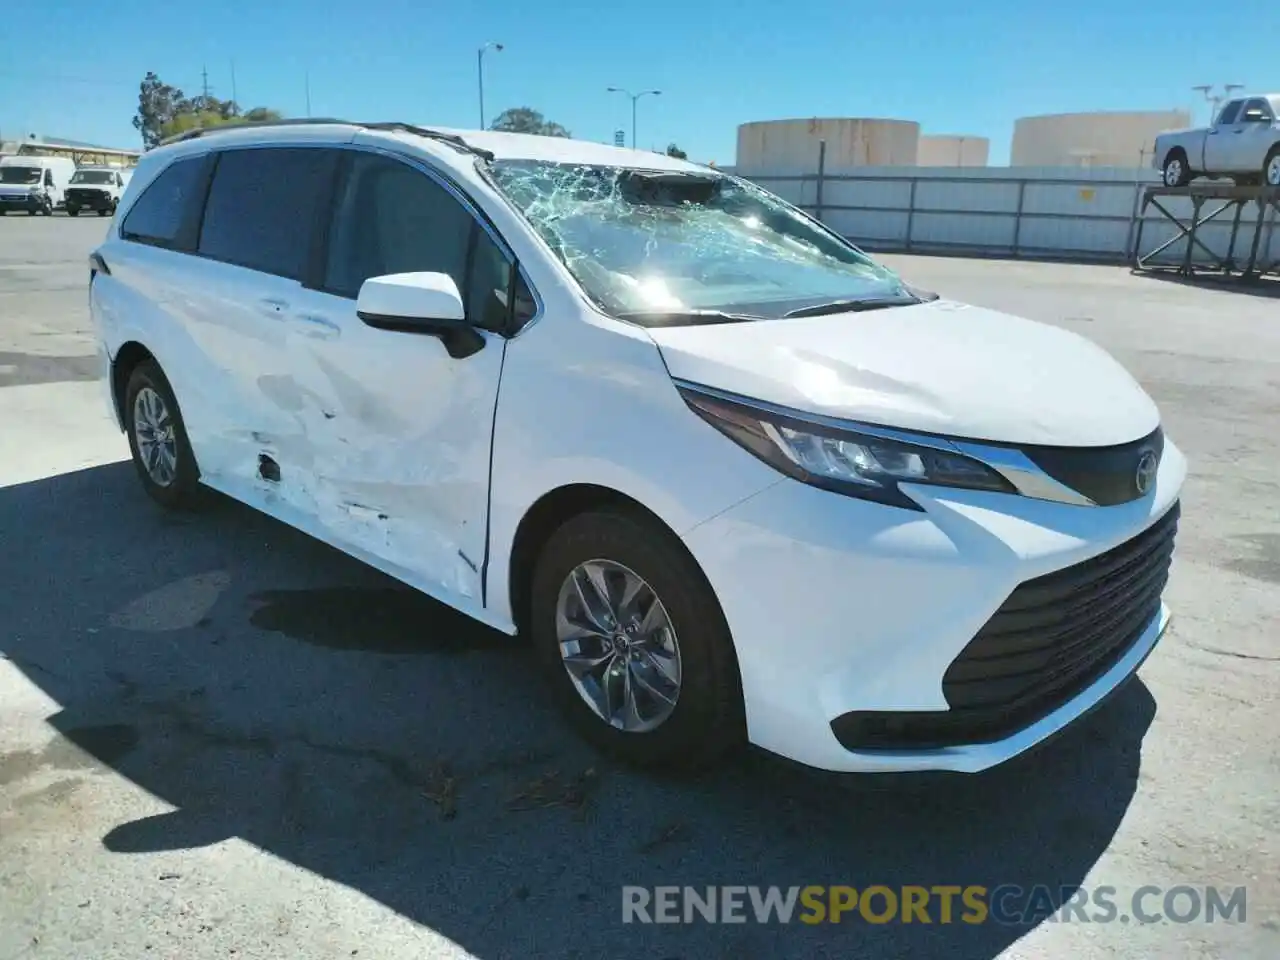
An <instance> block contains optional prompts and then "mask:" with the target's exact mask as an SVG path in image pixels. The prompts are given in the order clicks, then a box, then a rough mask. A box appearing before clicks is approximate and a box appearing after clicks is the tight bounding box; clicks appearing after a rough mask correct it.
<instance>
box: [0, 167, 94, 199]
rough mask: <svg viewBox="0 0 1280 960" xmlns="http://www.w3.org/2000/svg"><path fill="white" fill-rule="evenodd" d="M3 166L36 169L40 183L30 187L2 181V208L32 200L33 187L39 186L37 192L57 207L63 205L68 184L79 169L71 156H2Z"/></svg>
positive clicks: (0, 197) (0, 192) (34, 174)
mask: <svg viewBox="0 0 1280 960" xmlns="http://www.w3.org/2000/svg"><path fill="white" fill-rule="evenodd" d="M0 168H4V169H9V170H13V169H19V170H30V171H34V173H33V176H35V177H36V183H34V184H32V185H30V186H28V185H26V184H15V183H8V182H0V209H5V208H8V209H13V208H14V206H15V205H18V204H24V203H28V202H29V201H30V198H31V197H32V195H33V191H32V189H31V187H37V188H38V190H37V191H35V192H36V193H38V194H39V195H40V196H41V197H46V198H48V200H49V202H50V203H51V204H52V205H53V207H54V208H55V209H56V208H58V207H61V206H62V202H63V194H64V192H65V191H66V189H67V184H68V183H70V181H71V175H72V174H74V173H75V172H76V164H75V161H74V160H72V159H70V158H69V157H28V156H8V157H0Z"/></svg>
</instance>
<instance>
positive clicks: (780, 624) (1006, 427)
mask: <svg viewBox="0 0 1280 960" xmlns="http://www.w3.org/2000/svg"><path fill="white" fill-rule="evenodd" d="M90 273H91V302H92V312H93V318H94V321H95V324H96V329H97V335H98V337H99V339H100V341H101V351H102V358H103V368H104V374H105V384H106V387H107V390H108V392H109V396H110V404H111V408H112V410H113V412H114V414H115V416H116V417H117V418H118V422H119V424H120V426H121V428H122V429H123V430H124V431H125V432H126V434H127V435H128V439H129V443H130V445H131V448H132V451H133V456H134V460H135V461H136V464H137V469H138V475H139V477H140V478H141V482H142V485H143V486H144V488H145V489H146V491H147V492H148V493H149V494H150V495H151V496H152V497H153V498H154V499H155V500H157V501H159V502H160V503H161V504H164V505H166V506H174V507H179V506H184V505H187V504H190V503H191V502H193V498H194V497H195V496H196V494H197V492H198V489H199V487H200V486H201V485H204V486H207V487H211V488H213V489H215V490H218V491H221V492H222V493H224V494H227V495H228V496H230V497H233V498H235V499H237V500H240V501H243V502H244V503H246V504H249V505H250V506H252V507H255V508H257V509H259V510H261V511H263V512H265V513H267V514H270V515H271V516H273V517H276V518H279V519H280V520H282V521H284V522H285V523H287V524H290V525H292V526H294V527H297V528H299V529H301V530H304V531H306V532H307V533H309V534H311V535H313V536H315V537H317V538H319V539H320V540H323V541H324V542H326V543H329V544H332V545H333V546H335V547H337V548H339V549H341V550H343V551H346V552H347V553H349V554H351V555H352V556H355V557H358V558H360V559H361V560H363V561H365V562H367V563H369V564H371V565H373V566H374V567H377V568H378V569H380V570H383V571H385V572H386V573H388V574H390V575H391V576H393V577H396V578H398V579H399V580H401V581H403V582H404V583H406V584H410V585H412V586H413V587H415V588H417V589H419V590H421V591H423V592H425V593H427V594H430V595H431V596H433V597H436V598H437V599H439V600H440V601H442V602H444V603H446V604H448V605H450V606H452V607H455V608H457V609H458V610H461V611H463V612H465V613H467V614H469V615H470V616H472V617H474V618H476V619H478V620H481V621H483V622H484V623H487V624H489V625H491V626H492V627H494V628H495V629H497V630H500V631H504V632H506V633H508V634H513V635H514V634H516V633H517V632H519V633H521V634H524V635H527V636H528V637H529V638H530V640H531V642H532V644H533V646H534V648H535V650H536V654H537V657H538V659H539V661H540V662H541V663H542V665H543V666H544V667H545V668H546V670H545V672H546V677H547V680H548V681H549V685H550V689H551V691H552V692H553V694H554V696H555V697H556V698H557V699H558V700H559V701H560V703H561V705H562V706H563V708H564V710H565V712H566V715H567V716H568V718H570V720H571V721H572V722H573V724H574V725H575V726H576V727H577V728H578V729H579V730H580V731H581V732H582V734H583V735H584V736H586V737H588V738H589V739H590V740H592V741H593V742H594V743H596V744H597V745H599V746H600V747H601V748H603V749H605V750H607V751H610V752H612V753H613V754H615V755H620V756H621V757H623V758H625V759H628V760H631V761H635V762H640V763H651V764H689V763H705V762H708V761H710V760H713V759H714V758H716V757H718V756H720V755H722V754H724V752H725V751H727V750H728V749H730V748H732V747H734V746H735V745H737V744H740V743H745V742H750V743H754V744H756V745H758V746H760V747H763V748H766V749H768V750H770V751H774V752H776V753H778V754H782V755H784V756H786V757H789V758H791V759H793V760H796V761H799V762H802V763H804V764H808V765H811V766H814V767H819V768H823V769H828V770H837V771H909V770H949V771H967V772H973V771H978V770H982V769H985V768H988V767H991V766H992V765H994V764H997V763H1000V762H1002V761H1004V760H1007V759H1008V758H1010V757H1013V756H1015V755H1017V754H1019V753H1021V752H1023V751H1025V750H1027V749H1028V748H1030V747H1033V746H1035V745H1037V744H1039V743H1041V742H1042V741H1044V740H1046V739H1047V738H1049V737H1051V736H1052V735H1054V734H1056V733H1057V732H1058V731H1060V730H1062V729H1063V728H1064V727H1066V726H1068V725H1069V724H1071V723H1072V722H1073V721H1074V720H1076V719H1077V718H1079V717H1080V716H1082V715H1083V714H1085V713H1086V712H1088V711H1089V710H1091V709H1092V708H1094V707H1095V706H1097V705H1098V704H1099V703H1100V702H1101V701H1102V700H1103V699H1104V698H1106V697H1107V696H1108V695H1109V694H1111V693H1112V692H1113V691H1115V690H1116V689H1117V688H1118V687H1120V685H1121V684H1122V683H1123V682H1124V681H1125V680H1127V679H1128V678H1129V677H1130V676H1132V675H1133V673H1134V671H1135V670H1136V669H1137V668H1138V666H1139V664H1141V663H1142V661H1143V659H1144V658H1145V657H1146V656H1147V655H1148V654H1149V653H1150V652H1151V650H1152V648H1153V647H1154V646H1155V645H1156V643H1157V641H1158V639H1159V638H1160V636H1161V634H1162V632H1163V631H1164V629H1165V626H1166V623H1167V621H1168V616H1169V614H1168V611H1167V609H1166V607H1165V606H1164V604H1163V602H1162V599H1161V598H1162V593H1163V591H1164V588H1165V583H1166V579H1167V577H1168V572H1169V568H1170V562H1171V557H1172V553H1173V544H1174V533H1175V527H1176V525H1177V522H1178V511H1179V507H1178V502H1179V491H1180V488H1181V486H1182V483H1183V480H1184V477H1185V474H1186V469H1187V468H1186V461H1185V460H1184V458H1183V456H1182V455H1181V454H1180V453H1179V451H1178V450H1177V449H1176V448H1175V447H1174V445H1173V444H1172V443H1171V442H1170V441H1169V439H1168V438H1167V437H1166V436H1165V435H1164V433H1163V431H1162V429H1161V422H1160V417H1159V414H1158V413H1157V410H1156V407H1155V405H1154V404H1153V403H1152V401H1151V400H1150V399H1149V398H1148V396H1147V395H1146V393H1144V392H1143V390H1142V389H1141V387H1139V385H1138V384H1137V383H1136V382H1135V381H1134V379H1133V378H1132V377H1131V376H1129V374H1128V373H1126V372H1125V370H1124V369H1122V368H1121V366H1120V365H1118V364H1117V363H1116V362H1115V361H1113V360H1112V359H1111V358H1110V357H1109V356H1108V355H1107V354H1105V353H1104V352H1103V351H1102V350H1101V349H1099V348H1098V347H1096V346H1094V345H1093V344H1092V343H1091V342H1090V341H1088V340H1086V339H1084V338H1082V337H1079V336H1077V335H1075V334H1073V333H1069V332H1066V331H1064V330H1061V329H1058V328H1055V327H1051V326H1045V325H1041V324H1037V323H1032V322H1030V321H1027V320H1022V319H1018V318H1015V317H1011V316H1007V315H1003V314H999V313H995V312H992V311H990V310H985V309H979V308H976V307H968V306H965V305H963V304H960V303H955V302H952V301H949V300H946V299H940V298H938V297H935V296H932V295H929V294H924V293H921V292H919V291H917V290H914V289H913V288H912V287H910V286H908V285H907V284H906V283H904V282H903V281H902V280H901V279H899V277H898V276H896V275H895V274H894V273H892V272H891V271H889V270H887V269H885V268H884V267H882V266H880V265H878V264H877V263H875V262H874V261H873V260H872V259H871V258H869V257H868V256H867V255H866V254H864V253H863V252H862V251H860V250H858V249H857V248H855V247H854V246H851V245H850V244H849V243H848V242H846V241H845V240H843V239H841V238H840V237H839V236H837V235H835V234H834V233H832V232H831V231H830V230H828V229H826V228H825V227H823V226H822V225H821V224H819V223H818V222H816V221H814V220H813V219H811V218H809V217H808V216H806V215H805V214H803V213H801V212H800V211H798V210H797V209H795V208H794V207H792V206H790V205H788V204H786V203H784V202H782V201H781V200H779V199H778V198H776V197H774V196H772V195H771V194H769V193H767V192H765V191H763V190H761V189H758V188H757V187H755V186H753V185H751V184H749V183H747V182H744V181H742V180H740V179H737V178H734V177H730V176H726V175H724V174H721V173H718V172H717V171H715V170H713V169H710V168H707V167H702V166H699V165H695V164H692V163H688V162H685V161H681V160H676V159H672V158H669V157H666V156H660V155H657V154H653V153H646V152H641V151H634V150H625V149H619V148H615V147H607V146H603V145H599V144H594V143H584V142H576V141H573V140H567V139H557V138H552V137H540V136H524V135H516V134H501V133H492V132H475V133H466V132H457V131H444V130H438V129H436V130H428V129H423V128H418V127H413V126H409V125H404V124H356V123H346V122H338V121H319V122H317V121H312V122H305V123H303V122H295V123H282V124H269V125H260V126H252V125H251V126H245V127H239V128H233V129H225V130H219V131H214V132H204V133H203V134H201V133H199V132H197V133H195V134H188V135H186V136H184V137H182V138H180V139H179V140H178V141H177V142H173V143H170V144H167V145H165V146H162V147H161V148H159V149H156V150H153V151H151V152H148V153H147V154H145V155H144V156H143V158H142V161H141V163H140V164H139V166H138V169H137V172H136V173H135V175H134V177H133V179H132V181H131V182H130V184H129V187H128V189H127V191H126V194H125V196H124V198H123V199H122V201H121V203H120V207H119V210H118V211H117V215H116V218H115V220H114V222H113V224H112V227H111V230H110V233H109V236H108V237H107V239H106V241H105V242H104V243H103V244H102V246H101V247H99V248H98V249H97V250H96V251H95V252H94V253H93V255H92V257H91V263H90ZM493 719H494V722H495V723H499V722H500V718H499V716H498V715H497V714H496V713H495V716H494V718H493ZM406 722H409V718H406Z"/></svg>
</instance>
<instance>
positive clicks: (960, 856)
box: [0, 464, 1155, 960]
mask: <svg viewBox="0 0 1280 960" xmlns="http://www.w3.org/2000/svg"><path fill="white" fill-rule="evenodd" d="M0 543H4V544H5V546H6V549H5V550H4V551H3V556H0V575H2V576H3V581H4V582H5V583H6V585H7V587H8V589H7V590H5V591H4V592H3V594H0V622H2V623H5V624H6V625H9V626H10V627H11V630H10V631H8V633H9V636H8V638H7V639H6V640H5V641H4V643H5V648H4V649H5V653H6V654H7V655H8V657H9V658H10V659H11V660H12V661H13V662H14V663H15V664H16V665H17V666H18V667H19V669H21V670H22V671H23V672H24V673H25V675H26V676H27V677H28V678H30V680H31V681H32V682H34V683H35V684H37V685H38V686H39V687H41V688H42V689H43V690H44V691H46V692H47V693H48V695H49V696H50V697H52V698H53V699H54V700H56V701H57V703H58V704H60V705H61V710H60V711H59V712H58V713H56V714H55V715H53V716H52V717H50V718H49V721H48V722H49V723H50V724H51V725H52V726H53V728H54V729H56V730H57V731H58V733H59V734H61V738H60V739H58V740H55V744H61V749H63V750H64V751H65V750H66V741H70V742H71V743H73V744H75V745H76V747H78V748H79V749H81V750H83V751H87V752H88V753H89V754H91V755H92V756H93V757H95V758H96V760H97V761H98V762H100V763H101V764H104V765H105V766H107V767H108V768H110V769H111V770H114V771H116V772H117V773H119V774H120V775H121V776H123V777H126V778H128V779H129V780H130V781H132V782H133V783H135V784H137V785H138V786H140V787H141V788H143V789H144V790H146V791H149V792H150V793H152V794H154V795H156V796H158V797H160V798H162V799H163V800H165V801H167V802H168V803H169V804H172V805H174V806H175V807H177V809H176V810H174V811H173V812H170V813H165V814H161V815H158V816H153V817H148V818H145V819H140V820H134V821H132V822H123V823H119V824H117V825H115V826H114V827H113V828H111V829H110V830H109V831H108V832H106V834H105V836H103V837H102V843H103V844H104V845H105V847H106V848H107V849H108V850H111V851H115V852H120V853H142V852H153V851H169V850H179V849H186V848H191V847H199V846H202V845H207V844H211V843H216V842H219V841H222V840H225V839H227V838H230V837H238V838H242V839H243V840H245V841H248V842H249V843H252V844H255V845H256V846H258V847H259V848H261V849H262V850H265V851H267V852H269V853H270V854H272V855H273V856H275V857H277V858H282V859H284V860H285V861H288V862H289V863H292V864H296V865H297V866H299V867H303V868H305V869H306V870H309V871H311V872H313V873H315V874H318V875H320V876H321V877H324V878H327V879H328V880H331V881H336V882H338V883H340V884H343V885H345V886H348V887H351V888H353V889H355V890H358V891H360V892H362V893H364V894H366V895H367V896H369V897H372V898H374V899H376V900H378V901H380V902H381V903H383V904H385V905H387V906H388V907H390V908H391V909H393V910H395V911H397V912H398V913H400V914H402V915H403V916H405V917H407V918H409V919H411V920H413V921H415V922H416V923H419V924H422V925H424V926H426V927H429V928H431V929H433V930H435V931H438V932H440V933H441V934H443V935H445V936H447V937H448V938H450V939H451V940H453V941H455V942H456V943H458V944H459V945H461V946H462V947H463V948H465V949H466V950H468V951H469V952H470V953H471V954H474V955H475V956H477V957H481V958H486V960H488V958H498V957H521V958H530V957H556V958H566V957H581V958H599V957H613V958H632V957H635V958H641V957H643V958H650V960H661V958H675V957H680V958H687V960H691V958H697V960H709V958H718V957H733V958H735V960H748V958H757V957H759V958H764V957H768V958H781V957H806V958H808V957H841V958H844V957H851V956H857V957H860V958H873V957H885V958H890V957H892V958H900V957H903V956H937V957H952V956H964V957H991V956H994V955H996V954H997V953H999V952H1000V951H1001V950H1003V949H1004V948H1006V947H1008V946H1009V945H1010V944H1011V943H1012V942H1013V941H1015V940H1016V939H1018V938H1019V937H1021V936H1023V935H1024V934H1025V933H1026V932H1027V930H1028V929H1030V928H1031V927H1033V926H1035V925H1036V924H1037V923H1038V922H1040V921H1041V920H1042V919H1043V917H1044V914H1045V912H1047V908H1049V907H1052V906H1055V905H1057V904H1059V903H1061V902H1062V899H1063V897H1064V896H1066V895H1069V894H1070V892H1071V891H1072V890H1073V889H1074V888H1075V887H1076V885H1078V884H1079V883H1081V882H1082V880H1083V878H1084V877H1085V875H1086V874H1087V872H1088V871H1089V869H1090V868H1091V867H1092V866H1093V864H1094V863H1095V861H1096V860H1097V859H1098V857H1099V856H1100V855H1101V853H1102V852H1103V850H1104V849H1105V848H1106V847H1107V845H1108V843H1109V841H1110V840H1111V838H1112V836H1113V834H1114V832H1115V830H1116V829H1117V826H1118V825H1119V823H1120V821H1121V819H1122V817H1123V816H1124V813H1125V811H1126V808H1127V807H1128V804H1129V802H1130V800H1131V798H1132V796H1133V793H1134V789H1135V784H1136V782H1137V777H1138V770H1139V764H1140V744H1141V740H1142V737H1143V735H1144V734H1145V732H1146V730H1147V728H1148V727H1149V725H1150V723H1151V720H1152V718H1153V716H1154V714H1155V704H1154V701H1153V700H1152V697H1151V696H1150V694H1149V693H1148V692H1147V690H1146V688H1145V687H1144V686H1142V684H1141V683H1140V682H1135V683H1132V684H1130V685H1129V686H1128V687H1126V688H1125V690H1124V691H1123V692H1122V693H1121V694H1120V695H1119V696H1118V697H1116V698H1115V699H1114V700H1113V701H1112V702H1111V703H1110V704H1109V705H1108V706H1106V707H1105V708H1104V709H1102V710H1100V711H1098V712H1097V713H1096V714H1094V715H1093V716H1092V717H1090V718H1089V719H1088V720H1086V721H1084V722H1083V723H1081V724H1080V725H1078V728H1077V729H1074V730H1072V731H1069V732H1068V733H1067V734H1066V735H1064V736H1063V737H1061V738H1059V739H1058V740H1056V741H1054V742H1053V743H1052V744H1051V745H1050V746H1048V747H1046V748H1045V749H1043V750H1041V751H1039V752H1037V753H1034V754H1032V755H1030V756H1027V757H1024V758H1021V759H1019V760H1017V761H1014V762H1012V763H1010V764H1007V765H1005V766H1004V767H1002V768H999V769H997V770H995V771H993V772H990V773H988V774H985V775H982V776H974V777H954V778H889V779H871V778H850V777H834V776H828V775H822V774H817V773H814V772H811V771H803V770H797V769H795V768H794V767H792V766H790V765H788V764H784V763H782V762H780V761H777V760H775V759H772V758H769V757H765V756H762V755H759V754H754V753H749V754H747V755H746V756H744V757H743V758H741V759H740V760H738V761H736V762H733V763H730V764H729V765H728V766H727V767H726V768H724V769H722V770H720V771H718V772H716V773H714V774H709V775H705V776H703V777H700V778H693V779H683V780H681V779H667V778H661V777H653V776H646V775H641V774H639V773H636V772H632V771H628V770H625V769H620V768H617V767H615V766H612V765H610V764H608V763H604V762H601V761H600V759H599V758H598V757H596V756H595V755H593V754H592V753H591V752H590V751H589V750H588V749H587V748H585V747H583V746H582V745H581V744H580V743H579V742H578V741H577V740H576V739H575V738H574V737H573V735H572V734H571V733H569V732H568V730H567V729H566V728H565V727H564V726H562V724H561V723H560V721H559V720H558V718H557V716H556V715H555V714H554V712H553V711H552V709H551V707H550V705H549V702H548V700H547V698H546V697H545V696H544V695H543V693H542V690H541V688H540V687H539V685H538V683H537V682H536V679H535V675H534V673H533V664H532V659H531V658H530V657H529V656H528V655H527V654H526V652H525V651H524V650H523V649H522V648H521V646H520V644H519V643H518V642H516V641H512V640H510V639H508V638H505V637H502V636H500V635H497V634H494V633H493V632H491V631H488V630H487V629H485V628H483V627H479V626H476V625H474V624H472V623H471V622H470V621H467V620H465V619H463V618H462V617H460V616H458V615H456V614H454V613H453V612H451V611H449V610H447V609H445V608H443V607H441V606H440V605H438V604H436V603H434V602H433V601H430V600H428V599H426V598H424V597H422V596H421V595H418V594H416V593H412V592H409V591H407V590H404V589H401V588H399V587H398V586H396V585H394V584H392V583H391V582H390V581H388V580H387V579H386V578H384V577H382V576H381V575H380V574H377V573H375V572H373V571H371V570H369V569H368V568H366V567H364V566H362V565H361V564H359V563H356V562H354V561H352V560H350V559H349V558H347V557H345V556H342V555H340V554H339V553H337V552H336V551H333V550H330V549H329V548H327V547H324V546H322V545H320V544H318V543H316V542H315V541H313V540H310V539H309V538H307V537H305V536H303V535H301V534H299V533H297V532H295V531H293V530H290V529H288V528H286V527H284V526H282V525H280V524H277V523H275V522H274V521H271V520H269V519H267V518H265V517H263V516H261V515H258V514H256V513H254V512H252V511H250V510H248V509H245V508H243V507H240V506H238V505H235V504H231V503H229V502H226V501H219V502H218V503H216V504H214V505H213V506H212V507H211V508H210V509H209V510H207V511H204V512H201V513H197V514H193V515H187V516H175V515H172V514H166V513H163V512H161V511H159V510H158V509H157V508H155V507H153V506H152V505H151V504H150V503H149V502H147V501H146V500H145V498H144V497H143V495H142V493H141V491H140V490H139V489H138V488H137V484H136V481H135V479H134V477H133V475H132V467H131V466H130V465H129V464H116V465H112V466H107V467H100V468H95V469H90V470H85V471H81V472H77V473H73V474H67V475H64V476H60V477H55V478H51V479H47V480H43V481H39V482H36V483H31V484H26V485H22V486H16V487H9V488H6V489H3V490H0ZM0 761H2V758H0ZM49 762H50V763H56V762H57V761H56V758H54V759H50V760H49ZM0 779H3V778H0ZM28 815H29V816H40V815H41V814H40V810H39V808H35V809H33V810H32V812H30V813H29V814H28ZM711 884H715V885H752V884H755V885H770V884H776V885H781V886H784V887H785V886H790V885H793V884H794V885H808V884H822V885H833V884H849V885H852V886H855V887H858V888H864V887H866V886H869V885H872V884H882V885H885V886H888V887H890V888H900V887H902V886H904V885H922V886H925V887H930V886H933V885H936V884H956V885H962V886H964V885H970V884H979V885H983V886H986V887H988V888H995V887H998V886H1001V885H1005V884H1016V885H1020V886H1022V887H1024V888H1031V887H1033V886H1035V885H1044V887H1045V888H1046V889H1047V890H1048V891H1050V893H1049V895H1048V897H1047V899H1046V900H1043V901H1041V903H1040V906H1041V907H1044V908H1046V910H1043V911H1042V912H1040V913H1039V914H1038V915H1037V916H1032V917H1027V918H1024V919H1022V920H1020V921H1018V922H1016V923H1008V924H1000V923H996V922H993V921H989V922H987V923H984V924H981V925H970V924H965V923H960V922H954V923H951V924H943V923H940V922H939V917H938V916H937V915H936V914H935V915H934V917H933V923H932V924H928V925H926V924H922V923H919V922H916V923H910V924H896V923H895V924H887V925H883V926H877V925H872V924H868V923H866V922H865V921H863V920H861V919H858V918H857V917H856V916H854V917H852V918H851V917H846V918H845V920H844V922H843V923H841V924H839V925H831V924H822V925H817V926H807V925H804V924H800V923H796V922H793V923H791V924H789V925H786V926H783V925H778V924H769V925H759V924H756V923H754V922H751V923H746V924H738V925H733V926H724V925H711V924H707V923H705V922H701V921H699V922H695V923H693V924H688V925H685V924H674V925H644V926H640V925H635V924H632V925H624V924H623V923H622V909H621V903H622V892H621V888H622V887H623V886H624V885H644V886H655V885H695V886H698V887H704V886H706V885H711ZM958 913H959V910H958V909H957V917H958Z"/></svg>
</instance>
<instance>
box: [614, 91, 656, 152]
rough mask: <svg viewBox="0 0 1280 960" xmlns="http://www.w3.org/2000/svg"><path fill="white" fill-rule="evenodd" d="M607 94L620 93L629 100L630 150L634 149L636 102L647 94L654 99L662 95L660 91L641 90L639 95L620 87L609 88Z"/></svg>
mask: <svg viewBox="0 0 1280 960" xmlns="http://www.w3.org/2000/svg"><path fill="white" fill-rule="evenodd" d="M609 93H622V94H626V95H627V96H628V97H630V98H631V149H632V150H635V149H637V147H636V101H637V100H639V99H640V98H641V97H643V96H646V95H647V94H650V93H651V94H653V95H654V96H655V97H656V96H658V95H660V94H661V93H662V91H661V90H641V91H640V92H639V93H632V92H631V91H630V90H623V89H622V87H610V88H609Z"/></svg>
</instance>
